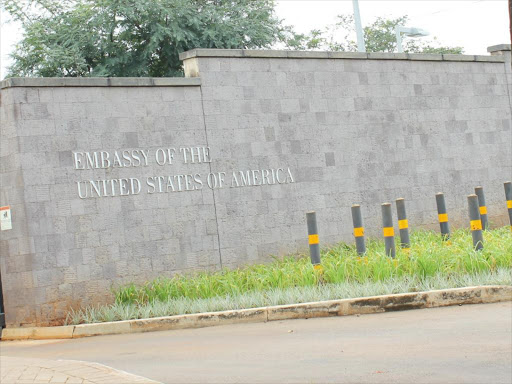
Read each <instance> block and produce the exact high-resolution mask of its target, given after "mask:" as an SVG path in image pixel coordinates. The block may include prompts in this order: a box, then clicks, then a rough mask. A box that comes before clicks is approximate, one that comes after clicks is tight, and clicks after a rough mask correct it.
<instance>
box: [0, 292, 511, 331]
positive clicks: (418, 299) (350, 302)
mask: <svg viewBox="0 0 512 384" xmlns="http://www.w3.org/2000/svg"><path fill="white" fill-rule="evenodd" d="M501 301H512V286H508V285H503V286H498V285H492V286H477V287H465V288H453V289H441V290H435V291H426V292H412V293H400V294H392V295H383V296H371V297H362V298H353V299H341V300H329V301H318V302H312V303H302V304H287V305H278V306H272V307H261V308H250V309H240V310H231V311H222V312H208V313H197V314H190V315H177V316H166V317H156V318H149V319H137V320H124V321H116V322H109V323H94V324H81V325H68V326H60V327H33V328H6V329H4V330H3V332H2V337H1V339H2V340H29V339H33V340H37V339H72V338H73V339H74V338H80V337H88V336H100V335H117V334H127V333H140V332H153V331H164V330H174V329H190V328H204V327H210V326H215V325H228V324H241V323H257V322H267V321H276V320H290V319H308V318H315V317H330V316H349V315H357V314H370V313H381V312H391V311H402V310H408V309H422V308H435V307H445V306H451V305H458V304H485V303H496V302H501Z"/></svg>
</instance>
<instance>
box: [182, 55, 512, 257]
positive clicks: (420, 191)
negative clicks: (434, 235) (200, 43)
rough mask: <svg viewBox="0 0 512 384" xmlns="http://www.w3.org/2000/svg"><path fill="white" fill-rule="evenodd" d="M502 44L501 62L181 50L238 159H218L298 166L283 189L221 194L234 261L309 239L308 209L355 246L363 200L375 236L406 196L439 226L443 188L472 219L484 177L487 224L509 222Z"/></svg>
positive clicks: (417, 217)
mask: <svg viewBox="0 0 512 384" xmlns="http://www.w3.org/2000/svg"><path fill="white" fill-rule="evenodd" d="M500 47H501V46H498V48H500ZM500 49H501V50H498V49H496V50H494V51H493V54H494V55H495V56H492V57H491V56H471V55H408V54H372V53H370V54H366V53H327V52H315V53H314V54H304V53H303V52H286V51H241V50H199V49H198V50H194V51H191V52H186V53H184V54H182V58H183V59H184V63H185V72H186V73H187V74H188V75H189V76H199V77H200V78H201V81H202V87H201V89H202V94H203V103H204V111H205V116H206V126H207V130H208V135H209V142H210V145H212V146H213V147H214V148H218V147H222V148H225V147H226V146H228V148H229V150H230V152H231V155H232V156H231V157H229V158H223V159H222V160H221V161H218V162H217V163H215V164H213V168H214V169H216V167H219V168H221V167H224V166H225V165H226V163H230V162H233V161H236V162H238V163H244V164H245V165H246V166H247V167H252V168H258V167H261V168H265V167H273V166H276V164H278V163H283V164H285V165H288V166H290V167H291V169H292V171H293V172H295V174H296V183H295V184H290V185H286V186H284V187H282V188H280V189H271V188H266V187H261V188H260V190H261V191H260V190H257V189H242V190H237V189H228V190H220V191H218V193H217V195H216V202H217V204H216V206H217V214H218V221H219V238H220V247H221V255H222V258H223V260H224V262H225V263H226V264H229V265H236V264H237V263H239V262H240V261H241V260H244V261H245V259H247V260H248V261H249V260H253V259H264V258H265V256H266V255H267V254H269V253H274V254H276V253H281V252H287V251H289V250H293V249H296V248H300V247H303V246H304V245H305V240H304V238H305V237H304V236H305V224H304V220H305V219H304V216H305V215H304V212H305V211H307V210H316V211H317V216H318V219H319V231H320V238H321V241H323V242H324V243H332V242H335V241H339V240H340V239H343V240H348V241H351V238H352V228H351V218H350V205H351V204H353V203H358V204H361V205H362V207H363V208H362V209H363V216H364V221H365V223H366V228H367V233H369V234H370V235H372V236H379V235H380V227H381V225H380V221H381V214H380V203H382V202H386V201H393V200H395V199H396V198H398V197H404V198H405V199H406V201H407V210H408V215H409V222H410V226H411V227H412V228H419V227H423V228H432V229H437V228H438V224H437V211H436V206H435V193H436V192H439V191H442V192H444V193H445V196H446V201H447V205H448V207H449V212H450V213H449V217H450V222H451V223H452V225H454V226H456V227H457V226H466V225H467V208H466V207H467V203H466V196H467V195H468V194H470V193H474V192H473V188H474V187H475V186H477V185H483V186H484V188H485V191H486V195H487V196H488V197H487V202H488V207H489V212H491V213H490V216H491V221H492V222H493V223H494V225H502V224H504V223H505V219H506V218H505V214H506V212H505V205H504V204H505V203H504V192H503V182H504V181H506V180H509V179H511V177H512V136H511V109H510V100H509V94H510V93H511V92H510V86H511V84H512V82H511V81H510V77H508V80H507V76H509V75H510V47H509V46H503V47H501V48H500ZM507 55H508V56H507ZM228 138H231V139H230V140H228ZM228 153H229V151H228ZM239 158H240V159H239ZM235 159H236V160H235ZM234 218H235V219H236V220H238V221H239V222H237V223H238V225H232V223H233V219H234ZM248 227H249V228H250V230H248Z"/></svg>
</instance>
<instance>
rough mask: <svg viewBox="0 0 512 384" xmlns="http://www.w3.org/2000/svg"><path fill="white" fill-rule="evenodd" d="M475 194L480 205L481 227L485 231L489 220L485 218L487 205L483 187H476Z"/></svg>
mask: <svg viewBox="0 0 512 384" xmlns="http://www.w3.org/2000/svg"><path fill="white" fill-rule="evenodd" d="M475 194H476V195H477V196H478V206H479V207H480V208H479V209H480V220H482V229H483V230H484V231H485V230H487V229H489V222H488V220H487V206H486V205H485V196H484V188H483V187H476V188H475Z"/></svg>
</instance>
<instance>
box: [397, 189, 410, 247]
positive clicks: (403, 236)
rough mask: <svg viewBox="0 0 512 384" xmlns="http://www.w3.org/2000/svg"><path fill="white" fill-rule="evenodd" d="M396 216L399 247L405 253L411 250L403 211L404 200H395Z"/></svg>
mask: <svg viewBox="0 0 512 384" xmlns="http://www.w3.org/2000/svg"><path fill="white" fill-rule="evenodd" d="M396 214H397V217H398V229H399V231H400V247H402V249H404V250H405V251H409V249H410V248H411V240H410V239H409V222H408V221H407V212H406V211H405V199H404V198H402V197H401V198H399V199H396Z"/></svg>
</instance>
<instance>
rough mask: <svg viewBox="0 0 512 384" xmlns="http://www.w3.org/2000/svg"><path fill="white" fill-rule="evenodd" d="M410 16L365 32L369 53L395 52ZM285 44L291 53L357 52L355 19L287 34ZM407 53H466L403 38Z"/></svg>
mask: <svg viewBox="0 0 512 384" xmlns="http://www.w3.org/2000/svg"><path fill="white" fill-rule="evenodd" d="M407 22H408V16H406V15H404V16H401V17H397V18H395V19H385V18H382V17H378V18H377V19H375V21H374V22H373V23H372V24H370V25H368V26H366V27H364V28H363V33H364V39H365V43H366V51H367V52H396V50H397V47H396V35H395V28H396V26H398V25H404V26H405V25H407ZM286 32H287V40H286V44H287V47H288V48H289V49H320V50H326V51H347V52H356V51H357V41H356V40H355V22H354V17H353V16H352V15H339V16H338V22H337V23H336V24H334V25H332V26H329V27H327V28H326V29H325V30H324V31H321V30H313V31H311V32H310V33H309V34H297V33H294V32H293V31H292V30H287V31H286ZM402 46H403V49H404V52H409V53H456V54H461V53H463V49H462V47H446V46H441V45H440V44H439V42H438V41H437V38H435V37H434V38H433V39H432V40H429V39H425V38H421V39H413V38H408V37H405V36H404V37H403V41H402Z"/></svg>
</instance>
